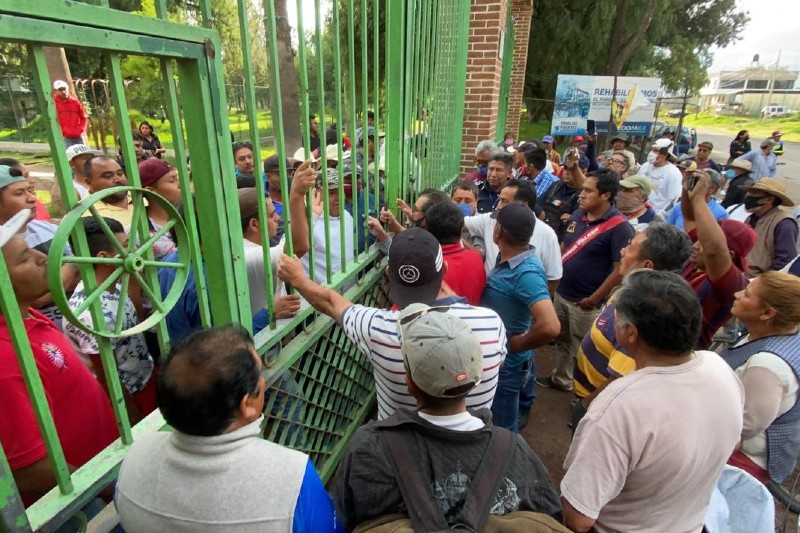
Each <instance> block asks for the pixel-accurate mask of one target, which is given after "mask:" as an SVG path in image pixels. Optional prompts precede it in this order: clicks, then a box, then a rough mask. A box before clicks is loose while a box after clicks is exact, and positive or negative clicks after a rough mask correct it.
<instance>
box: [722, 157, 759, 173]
mask: <svg viewBox="0 0 800 533" xmlns="http://www.w3.org/2000/svg"><path fill="white" fill-rule="evenodd" d="M725 166H726V167H727V168H739V169H741V170H746V171H747V172H750V171H751V170H753V164H752V163H750V161H748V160H747V159H734V160H733V161H731V162H730V163H729V164H727V165H725Z"/></svg>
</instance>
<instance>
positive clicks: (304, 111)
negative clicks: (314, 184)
mask: <svg viewBox="0 0 800 533" xmlns="http://www.w3.org/2000/svg"><path fill="white" fill-rule="evenodd" d="M296 9H297V35H298V46H297V58H298V62H299V66H300V77H299V78H298V83H299V88H300V110H301V111H300V129H301V131H302V138H303V147H304V148H305V150H304V151H303V152H304V154H305V159H306V160H308V159H309V158H310V157H311V127H310V121H309V119H308V116H309V113H310V111H309V106H308V67H307V65H306V37H305V35H306V33H305V27H304V23H303V0H297V3H296ZM313 200H314V191H313V190H311V191H308V197H307V198H306V217H307V218H308V240H309V243H308V244H309V246H308V264H309V265H313V264H314V261H315V259H314V255H315V254H316V252H315V250H314V212H313V209H312V202H313ZM308 270H309V272H308V275H309V277H310V278H311V279H312V281H313V280H314V279H315V276H316V273H315V271H314V269H312V268H309V269H308Z"/></svg>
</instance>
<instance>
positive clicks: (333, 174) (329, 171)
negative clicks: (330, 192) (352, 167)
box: [317, 168, 339, 189]
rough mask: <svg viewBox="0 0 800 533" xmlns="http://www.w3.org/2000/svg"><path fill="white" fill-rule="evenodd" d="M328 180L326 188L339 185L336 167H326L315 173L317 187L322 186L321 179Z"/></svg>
mask: <svg viewBox="0 0 800 533" xmlns="http://www.w3.org/2000/svg"><path fill="white" fill-rule="evenodd" d="M323 179H324V180H325V181H327V182H328V188H331V187H338V186H339V169H338V168H326V169H325V171H324V172H322V171H320V172H319V174H317V188H318V189H321V188H322V180H323Z"/></svg>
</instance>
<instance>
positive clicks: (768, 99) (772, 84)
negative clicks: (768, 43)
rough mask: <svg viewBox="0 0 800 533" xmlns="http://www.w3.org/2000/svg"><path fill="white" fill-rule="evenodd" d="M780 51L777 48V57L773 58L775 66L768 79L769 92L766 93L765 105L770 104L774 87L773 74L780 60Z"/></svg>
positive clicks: (776, 70)
mask: <svg viewBox="0 0 800 533" xmlns="http://www.w3.org/2000/svg"><path fill="white" fill-rule="evenodd" d="M781 52H782V50H778V59H777V60H775V67H774V68H773V69H772V79H771V80H769V93H767V105H771V104H772V89H774V88H775V75H776V74H777V73H778V63H780V62H781Z"/></svg>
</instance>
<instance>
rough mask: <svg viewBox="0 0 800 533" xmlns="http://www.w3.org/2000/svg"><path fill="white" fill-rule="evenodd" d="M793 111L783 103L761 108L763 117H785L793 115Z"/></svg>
mask: <svg viewBox="0 0 800 533" xmlns="http://www.w3.org/2000/svg"><path fill="white" fill-rule="evenodd" d="M792 113H793V111H792V110H791V109H789V108H788V107H786V106H782V105H768V106H765V107H764V108H763V109H762V110H761V118H784V117H788V116H789V115H791V114H792Z"/></svg>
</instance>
